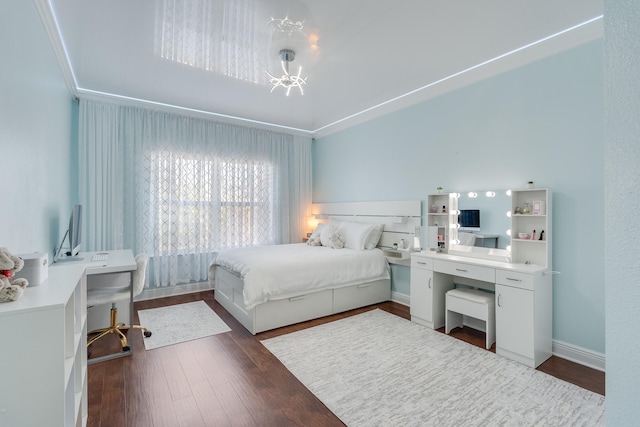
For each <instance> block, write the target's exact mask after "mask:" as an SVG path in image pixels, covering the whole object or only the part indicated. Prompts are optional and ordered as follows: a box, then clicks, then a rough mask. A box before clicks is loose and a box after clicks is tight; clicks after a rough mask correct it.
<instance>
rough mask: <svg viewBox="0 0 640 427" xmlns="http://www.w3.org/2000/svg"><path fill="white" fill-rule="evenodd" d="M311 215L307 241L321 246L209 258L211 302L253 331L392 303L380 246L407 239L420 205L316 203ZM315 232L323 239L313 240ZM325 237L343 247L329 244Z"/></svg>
mask: <svg viewBox="0 0 640 427" xmlns="http://www.w3.org/2000/svg"><path fill="white" fill-rule="evenodd" d="M313 212H314V214H315V217H316V218H319V219H321V220H322V221H324V222H323V223H321V224H319V225H318V228H317V229H316V230H315V231H314V234H313V235H312V236H311V237H310V241H312V242H313V241H316V242H317V244H320V243H322V245H320V246H312V245H309V244H305V243H294V244H284V245H272V246H257V247H247V248H232V249H226V250H222V251H220V252H218V253H216V254H214V257H213V259H212V261H211V264H210V267H209V281H210V283H211V285H212V286H213V287H214V289H215V291H214V296H215V299H216V300H217V301H218V302H219V303H220V304H221V305H222V306H223V307H224V308H225V309H226V310H227V311H229V313H231V314H232V315H233V316H234V317H235V318H236V319H237V320H238V321H239V322H240V323H241V324H242V325H243V326H244V327H245V328H247V330H249V332H251V333H252V334H257V333H259V332H263V331H267V330H270V329H276V328H279V327H282V326H287V325H291V324H294V323H299V322H303V321H306V320H311V319H315V318H319V317H324V316H328V315H331V314H334V313H340V312H343V311H347V310H351V309H354V308H358V307H364V306H367V305H371V304H376V303H380V302H384V301H388V300H389V299H390V298H391V284H390V268H389V264H388V262H387V258H386V256H385V253H384V252H383V249H388V248H390V247H391V246H392V245H393V243H394V242H396V241H400V240H402V239H404V240H405V241H408V242H413V232H414V230H415V226H416V224H417V225H419V224H420V213H421V209H420V201H409V202H408V201H403V202H360V203H336V204H332V203H329V204H314V205H313ZM328 230H329V231H328ZM320 235H322V238H323V239H322V241H320V240H319V239H315V237H319V236H320ZM329 235H331V237H336V235H338V236H339V238H340V240H341V242H338V241H337V240H338V239H334V242H333V243H329V240H328V239H329ZM333 244H336V245H337V246H340V244H342V245H344V247H343V248H339V247H332V246H333ZM408 249H410V248H408Z"/></svg>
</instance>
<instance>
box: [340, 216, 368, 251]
mask: <svg viewBox="0 0 640 427" xmlns="http://www.w3.org/2000/svg"><path fill="white" fill-rule="evenodd" d="M373 226H374V224H361V223H359V222H346V221H345V222H341V223H340V225H339V226H338V231H339V232H340V234H341V235H342V237H343V238H344V247H345V248H349V249H355V250H358V251H362V250H364V245H365V243H367V238H368V237H369V234H370V233H371V230H372V229H373Z"/></svg>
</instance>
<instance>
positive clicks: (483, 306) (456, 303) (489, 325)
mask: <svg viewBox="0 0 640 427" xmlns="http://www.w3.org/2000/svg"><path fill="white" fill-rule="evenodd" d="M445 305H446V313H445V332H446V333H447V334H449V332H451V330H452V329H453V328H456V327H462V320H463V317H462V316H463V315H465V316H469V317H473V318H475V319H480V320H484V322H485V329H486V336H487V343H486V345H487V350H489V349H490V348H491V346H492V345H493V343H494V342H496V310H495V305H496V303H495V295H494V294H491V293H488V292H483V291H479V290H477V289H466V288H456V289H452V290H450V291H448V292H447V293H446V296H445Z"/></svg>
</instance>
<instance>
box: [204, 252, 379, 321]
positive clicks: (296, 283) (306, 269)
mask: <svg viewBox="0 0 640 427" xmlns="http://www.w3.org/2000/svg"><path fill="white" fill-rule="evenodd" d="M216 265H219V266H222V267H224V268H226V269H227V270H229V271H231V272H233V273H234V274H236V275H238V276H239V277H240V278H242V279H243V280H244V291H243V294H244V303H245V306H246V308H247V309H252V308H254V307H255V306H256V305H258V304H261V303H264V302H267V301H268V300H272V299H279V298H282V297H283V296H292V295H293V294H295V293H303V291H308V290H317V289H321V288H332V287H333V288H335V287H340V286H343V285H356V284H359V283H365V282H369V281H372V280H379V279H388V278H389V264H388V263H387V260H386V258H385V256H384V255H383V253H382V251H381V250H380V249H372V250H361V251H360V250H354V249H331V248H328V247H324V246H309V245H306V244H304V243H295V244H288V245H273V246H254V247H247V248H233V249H225V250H223V251H220V252H217V253H215V254H214V257H213V260H212V262H211V266H210V268H209V280H210V281H211V282H213V274H214V267H215V266H216Z"/></svg>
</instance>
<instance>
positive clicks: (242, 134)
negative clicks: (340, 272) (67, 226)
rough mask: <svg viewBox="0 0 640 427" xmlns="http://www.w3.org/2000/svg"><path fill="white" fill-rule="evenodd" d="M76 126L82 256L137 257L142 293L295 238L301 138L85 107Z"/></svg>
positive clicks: (307, 178)
mask: <svg viewBox="0 0 640 427" xmlns="http://www.w3.org/2000/svg"><path fill="white" fill-rule="evenodd" d="M79 121H80V136H79V158H80V166H81V167H80V199H81V203H82V204H83V205H85V212H87V214H86V218H87V220H86V221H85V224H86V226H85V228H86V229H87V232H86V234H85V236H87V239H85V240H86V241H85V248H86V249H87V250H107V249H118V248H122V247H125V248H132V249H133V250H134V252H136V253H137V252H147V253H148V254H149V255H150V263H149V271H148V273H149V279H150V286H152V287H166V286H175V285H177V284H182V283H191V282H200V281H206V280H207V274H208V265H209V261H210V260H211V256H212V253H213V252H215V251H217V250H219V249H221V248H224V247H237V246H249V245H260V244H279V243H289V242H297V241H300V239H301V237H302V236H303V234H304V231H305V215H306V213H307V211H308V208H309V205H310V203H311V168H310V163H311V161H310V155H311V154H310V151H311V141H310V139H309V138H303V137H297V136H292V135H287V134H282V133H276V132H269V131H265V130H260V129H253V128H245V127H240V126H235V125H229V124H225V123H219V122H215V121H207V120H203V119H198V118H193V117H184V116H178V115H173V114H169V113H165V112H158V111H151V110H146V109H142V108H137V107H129V106H117V105H111V104H103V103H98V102H94V101H85V100H81V101H80V119H79ZM116 175H117V176H116ZM107 217H108V218H107Z"/></svg>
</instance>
